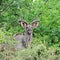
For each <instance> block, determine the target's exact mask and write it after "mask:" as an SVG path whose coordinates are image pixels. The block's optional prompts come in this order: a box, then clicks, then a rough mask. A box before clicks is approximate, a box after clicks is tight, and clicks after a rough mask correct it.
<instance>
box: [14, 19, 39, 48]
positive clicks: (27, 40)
mask: <svg viewBox="0 0 60 60" xmlns="http://www.w3.org/2000/svg"><path fill="white" fill-rule="evenodd" d="M19 23H20V24H21V26H22V27H23V28H25V33H24V34H22V35H21V34H15V35H14V38H15V40H17V41H18V42H19V44H17V45H16V49H23V48H27V47H28V46H29V45H31V42H32V37H33V30H32V29H33V28H36V27H37V26H38V25H39V21H38V20H34V21H33V22H32V23H31V24H27V22H26V21H24V20H21V21H19Z"/></svg>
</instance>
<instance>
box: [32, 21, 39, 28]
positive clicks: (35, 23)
mask: <svg viewBox="0 0 60 60" xmlns="http://www.w3.org/2000/svg"><path fill="white" fill-rule="evenodd" d="M31 25H32V27H33V28H36V27H38V25H39V21H38V20H34V21H33V22H32V23H31Z"/></svg>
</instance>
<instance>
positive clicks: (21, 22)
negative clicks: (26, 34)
mask: <svg viewBox="0 0 60 60" xmlns="http://www.w3.org/2000/svg"><path fill="white" fill-rule="evenodd" d="M19 23H20V24H21V26H22V27H23V28H25V27H26V26H27V22H26V21H24V20H20V21H19Z"/></svg>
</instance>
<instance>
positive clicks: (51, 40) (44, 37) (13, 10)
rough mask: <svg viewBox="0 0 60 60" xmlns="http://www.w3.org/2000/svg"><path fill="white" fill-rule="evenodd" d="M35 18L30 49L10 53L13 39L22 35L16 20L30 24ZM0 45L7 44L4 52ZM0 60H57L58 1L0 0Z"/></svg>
mask: <svg viewBox="0 0 60 60" xmlns="http://www.w3.org/2000/svg"><path fill="white" fill-rule="evenodd" d="M37 17H38V20H39V26H38V28H36V29H33V31H34V34H33V37H34V38H33V42H32V49H30V48H28V49H24V50H22V51H15V50H12V49H11V48H12V47H13V46H14V44H15V40H14V39H13V38H12V36H13V35H14V34H16V33H19V32H21V33H22V32H24V29H23V28H22V27H21V26H20V24H18V20H20V19H22V20H23V19H24V20H26V21H27V22H28V23H31V22H32V21H33V20H35V19H36V18H37ZM1 44H3V45H4V44H8V46H7V47H6V46H4V51H3V48H2V46H1ZM5 47H6V48H5ZM9 47H11V48H9ZM1 49H2V50H1ZM0 59H1V60H60V0H0Z"/></svg>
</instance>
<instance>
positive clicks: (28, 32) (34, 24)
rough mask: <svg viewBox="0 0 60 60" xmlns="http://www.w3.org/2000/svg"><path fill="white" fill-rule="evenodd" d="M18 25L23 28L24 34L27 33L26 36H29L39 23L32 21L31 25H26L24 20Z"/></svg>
mask: <svg viewBox="0 0 60 60" xmlns="http://www.w3.org/2000/svg"><path fill="white" fill-rule="evenodd" d="M19 23H20V24H21V26H22V27H23V28H25V30H26V33H27V34H28V35H31V34H32V32H33V30H32V29H33V28H36V27H38V25H39V21H38V20H34V21H33V22H32V23H31V24H28V23H27V22H26V21H24V20H20V21H19Z"/></svg>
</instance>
